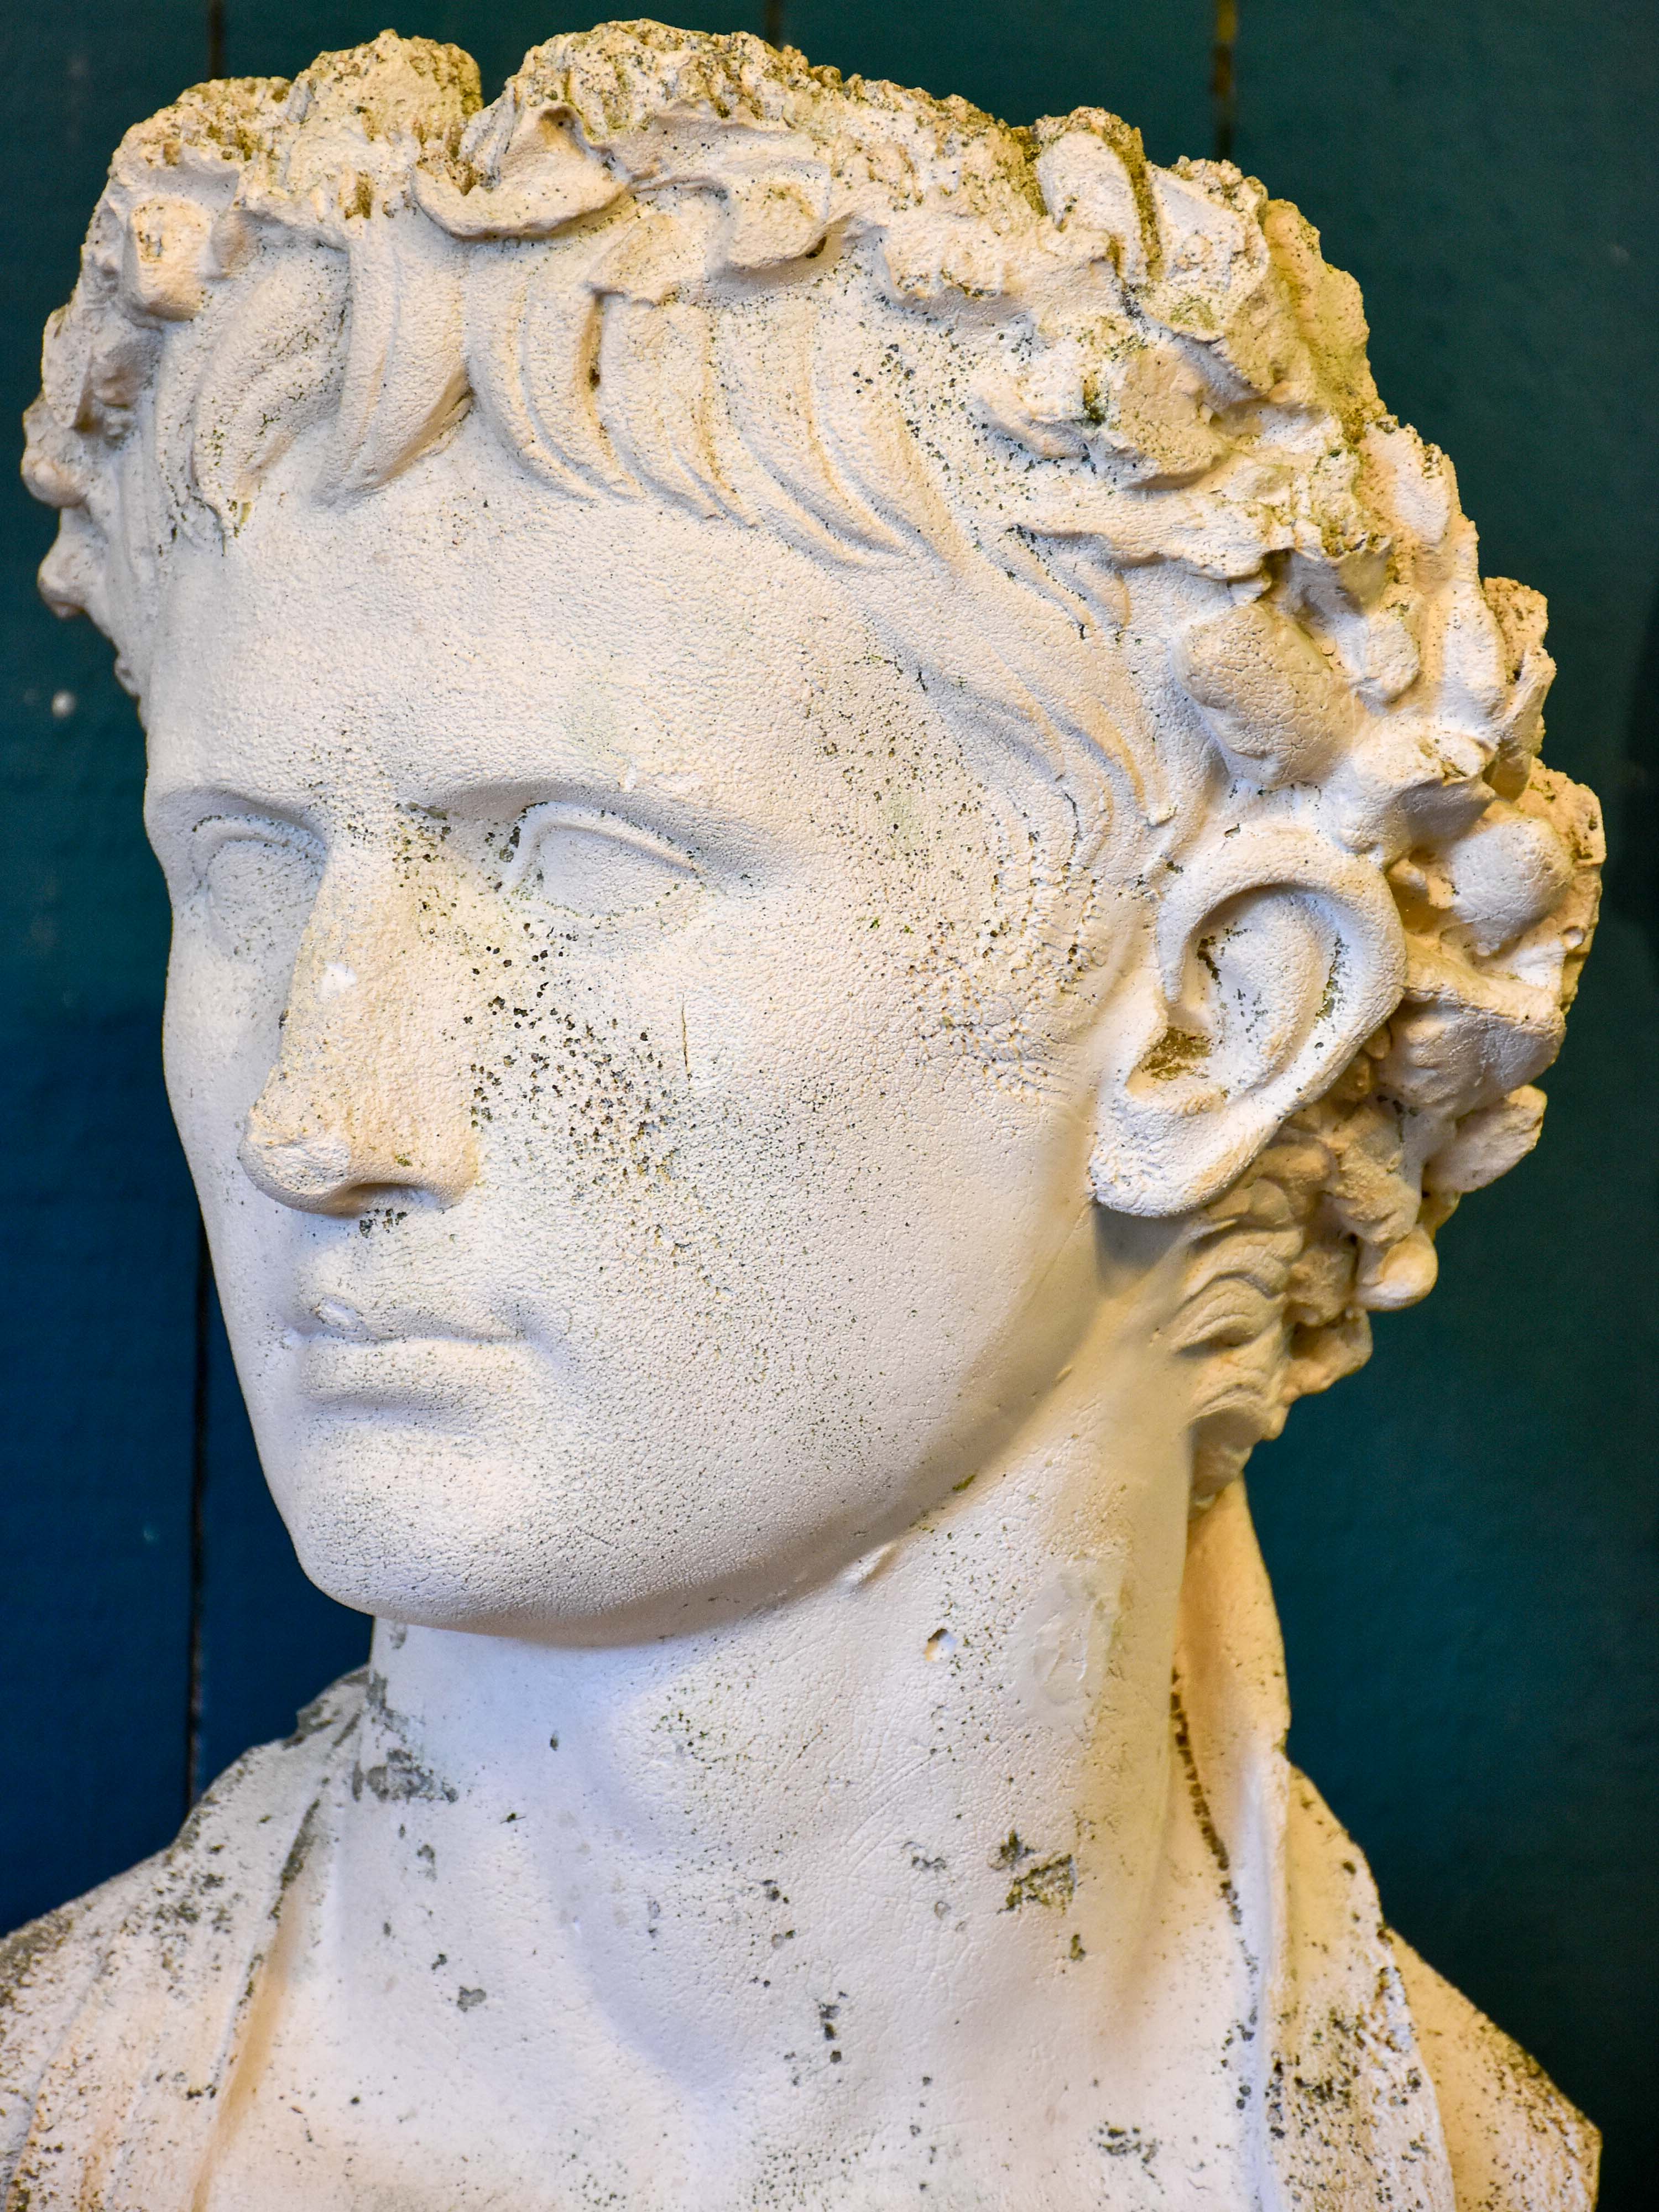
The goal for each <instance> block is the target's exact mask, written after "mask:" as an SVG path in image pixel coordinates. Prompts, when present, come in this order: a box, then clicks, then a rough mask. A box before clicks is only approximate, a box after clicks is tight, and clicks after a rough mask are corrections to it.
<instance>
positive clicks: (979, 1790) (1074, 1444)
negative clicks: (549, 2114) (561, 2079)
mask: <svg viewBox="0 0 1659 2212" xmlns="http://www.w3.org/2000/svg"><path fill="white" fill-rule="evenodd" d="M1122 1320H1123V1316H1122V1315H1121V1312H1120V1313H1118V1314H1116V1315H1115V1316H1113V1315H1107V1316H1103V1321H1102V1325H1101V1328H1100V1329H1099V1330H1098V1332H1097V1334H1096V1336H1095V1337H1094V1338H1092V1339H1091V1340H1086V1341H1085V1343H1084V1344H1083V1345H1082V1346H1079V1352H1078V1356H1077V1358H1076V1359H1075V1361H1074V1362H1073V1365H1072V1368H1071V1370H1070V1371H1069V1372H1068V1373H1067V1374H1066V1375H1065V1376H1062V1377H1061V1378H1060V1381H1059V1382H1058V1383H1056V1385H1055V1386H1054V1389H1053V1391H1052V1392H1051V1393H1050V1395H1049V1396H1048V1399H1047V1400H1046V1401H1045V1402H1044V1403H1042V1405H1041V1406H1040V1407H1039V1408H1038V1409H1037V1411H1036V1413H1035V1415H1034V1417H1033V1418H1032V1419H1031V1420H1030V1422H1029V1423H1028V1425H1026V1427H1025V1428H1024V1431H1022V1432H1021V1434H1020V1435H1019V1436H1018V1438H1017V1439H1016V1441H1015V1443H1014V1444H1013V1446H1012V1448H1011V1449H1008V1450H1006V1452H1005V1453H1004V1455H1003V1456H1002V1458H1001V1459H1000V1462H998V1463H997V1464H995V1465H993V1466H987V1467H985V1468H981V1469H980V1470H979V1471H978V1472H977V1473H976V1474H974V1475H973V1476H972V1478H971V1479H970V1480H965V1481H964V1483H963V1486H961V1487H960V1488H959V1489H958V1490H957V1492H954V1493H952V1494H951V1496H949V1498H947V1500H946V1502H945V1505H944V1506H943V1507H941V1508H939V1509H938V1510H934V1511H933V1512H931V1513H929V1514H927V1515H926V1516H923V1517H922V1519H921V1521H920V1522H918V1523H917V1524H916V1525H915V1528H912V1529H911V1530H910V1531H909V1532H908V1534H906V1535H904V1536H903V1537H902V1538H901V1539H900V1540H899V1541H896V1542H895V1543H892V1544H890V1545H888V1546H886V1547H883V1548H882V1549H880V1550H878V1551H877V1552H875V1553H871V1554H869V1555H867V1556H866V1557H865V1558H863V1559H860V1560H858V1561H856V1562H854V1564H853V1565H851V1566H850V1567H848V1569H847V1570H845V1571H842V1572H841V1573H840V1574H838V1575H836V1576H835V1577H833V1578H831V1579H828V1580H826V1581H824V1582H823V1583H822V1584H821V1585H820V1586H818V1587H817V1588H816V1589H811V1590H809V1591H806V1592H805V1593H803V1594H799V1595H794V1596H793V1597H791V1598H789V1599H788V1600H787V1601H782V1602H780V1603H779V1604H777V1605H775V1607H771V1608H769V1609H768V1610H765V1611H763V1612H760V1613H754V1614H751V1615H750V1616H748V1617H746V1618H744V1619H741V1620H736V1621H734V1622H730V1623H728V1624H726V1625H725V1626H720V1627H719V1628H716V1629H712V1630H710V1631H708V1632H705V1633H702V1634H696V1635H682V1636H679V1637H676V1638H671V1639H666V1640H664V1641H660V1642H658V1643H655V1644H643V1645H635V1646H630V1647H627V1648H622V1649H615V1648H612V1649H601V1650H594V1649H570V1648H568V1647H551V1646H549V1645H546V1644H531V1643H528V1642H520V1641H514V1640H512V1639H508V1638H501V1637H495V1636H482V1635H468V1634H460V1633H457V1632H450V1631H445V1630H440V1629H433V1628H420V1627H410V1628H407V1629H404V1628H399V1627H394V1626H390V1625H388V1624H386V1623H381V1624H380V1626H379V1627H378V1628H377V1632H376V1636H375V1643H374V1667H373V1670H372V1680H371V1695H370V1700H369V1708H368V1714H367V1716H366V1719H365V1723H364V1736H363V1744H362V1751H361V1754H360V1757H359V1762H358V1763H359V1784H358V1787H357V1790H356V1798H355V1802H353V1804H352V1805H351V1806H350V1808H349V1810H348V1815H347V1818H346V1820H345V1824H344V1826H345V1833H344V1835H343V1839H342V1845H343V1852H344V1864H343V1872H344V1873H345V1875H346V1876H347V1879H348V1881H349V1884H350V1885H351V1887H353V1888H355V1889H356V1890H357V1891H359V1892H360V1893H361V1894H360V1900H359V1908H358V1911H357V1915H356V1917H357V1918H358V1921H359V1923H360V1924H362V1925H365V1926H367V1925H369V1924H370V1923H373V1924H374V1925H379V1924H380V1922H381V1920H382V1918H384V1920H385V1922H386V1926H387V1928H388V1929H391V1927H392V1923H393V1921H394V1919H395V1918H397V1917H398V1911H402V1913H403V1914H404V1916H407V1915H408V1914H409V1913H410V1912H418V1913H419V1914H421V1915H423V1916H424V1917H423V1918H422V1922H421V1925H420V1931H419V1933H418V1935H416V1936H411V1937H410V1948H411V1950H414V1949H416V1948H422V1949H424V1950H429V1951H431V1952H432V1953H433V1954H434V1955H435V1956H437V1957H439V1958H441V1960H442V1962H443V1963H442V1966H441V1968H434V1969H432V1970H431V1971H435V1972H441V1973H442V1974H444V1975H447V1976H448V1977H451V1978H454V1979H455V1981H456V1982H457V1984H458V1985H459V1988H460V1989H461V1990H463V1991H474V1992H480V1993H482V1994H481V1995H479V1996H477V1997H476V1998H475V1999H474V2000H473V2001H474V2002H476V2003H477V2004H478V2005H480V2006H483V2005H486V2004H487V2005H488V2008H489V2013H490V2014H491V2015H495V2016H496V2017H497V2018H498V2019H499V2020H500V2021H501V2022H502V2023H503V2024H505V2023H506V2022H507V2021H509V2020H511V2019H512V2018H513V2016H514V2015H517V2017H518V2018H519V2019H520V2021H524V2020H526V2019H546V2018H562V2019H565V2020H568V2019H569V2018H570V2017H571V2015H572V2011H573V2008H575V2009H576V2010H577V2011H579V2012H580V2015H581V2018H582V2023H583V2025H582V2039H583V2040H582V2048H583V2050H585V2051H588V2052H589V2053H590V2054H591V2053H592V2051H594V2050H595V2049H597V2048H599V2047H601V2046H602V2047H603V2048H604V2050H605V2052H606V2053H607V2056H606V2057H605V2067H607V2068H609V2069H611V2073H612V2075H613V2078H614V2075H615V2074H616V2071H617V2069H620V2070H621V2072H622V2073H623V2075H627V2074H629V2069H633V2071H634V2073H635V2075H638V2074H640V2073H641V2072H643V2074H645V2075H649V2076H651V2077H652V2078H653V2079H654V2081H656V2083H657V2084H658V2085H659V2087H666V2088H671V2091H672V2093H673V2094H674V2095H675V2096H676V2097H677V2098H678V2099H680V2100H686V2099H688V2098H689V2099H690V2100H693V2101H694V2102H695V2101H696V2099H697V2098H698V2097H699V2096H700V2095H707V2096H709V2097H714V2096H716V2095H721V2096H729V2095H732V2094H736V2095H738V2096H739V2097H741V2096H744V2095H747V2094H752V2096H753V2097H754V2098H755V2099H756V2100H758V2102H757V2112H758V2111H759V2109H760V2108H761V2107H762V2106H764V2105H765V2104H766V2102H767V2100H768V2099H769V2097H770V2096H771V2095H773V2094H774V2093H775V2094H776V2095H777V2096H779V2097H781V2098H783V2099H785V2100H786V2101H787V2098H788V2097H790V2096H793V2097H795V2098H796V2100H797V2101H799V2092H800V2090H801V2088H802V2087H803V2086H805V2087H807V2088H809V2089H810V2088H811V2087H819V2088H822V2089H825V2090H828V2089H829V2088H831V2087H833V2088H834V2090H835V2091H836V2097H837V2100H838V2109H839V2110H841V2111H842V2112H843V2113H846V2112H851V2111H853V2110H854V2109H855V2107H856V2105H857V2101H858V2100H859V2098H860V2096H863V2097H865V2098H866V2099H867V2100H870V2101H872V2103H877V2104H879V2103H883V2102H887V2103H890V2102H891V2101H892V2100H894V2099H895V2098H896V2097H900V2096H901V2095H902V2096H924V2097H925V2092H924V2084H926V2085H927V2093H933V2094H934V2095H935V2096H936V2097H950V2096H952V2095H954V2096H955V2097H957V2098H958V2099H961V2100H966V2101H967V2103H968V2104H969V2105H971V2103H972V2100H974V2099H975V2097H976V2096H983V2095H984V2094H986V2093H990V2091H991V2087H992V2085H993V2084H995V2085H997V2088H996V2093H998V2094H999V2095H1002V2094H1006V2093H1007V2092H1008V2088H1009V2085H1010V2084H1011V2083H1012V2082H1013V2081H1016V2080H1017V2079H1018V2077H1019V2075H1020V2074H1021V2071H1022V2069H1025V2068H1027V2067H1028V2066H1030V2065H1034V2064H1036V2063H1037V2061H1036V2057H1033V2054H1041V2053H1052V2051H1053V2050H1054V2042H1055V2035H1056V2032H1057V2028H1058V2027H1060V2026H1061V2025H1062V2024H1063V2023H1064V2022H1066V2021H1068V2020H1074V2021H1077V2022H1082V2021H1088V2022H1090V2023H1093V2026H1092V2027H1091V2029H1090V2031H1089V2033H1088V2034H1087V2035H1086V2036H1084V2035H1082V2034H1081V2031H1079V2037H1080V2039H1079V2040H1077V2041H1076V2048H1077V2049H1078V2050H1079V2051H1084V2050H1085V2045H1087V2044H1088V2043H1089V2042H1090V2041H1091V2039H1097V2038H1098V2035H1099V2034H1100V2033H1101V2032H1102V2027H1103V2024H1109V2023H1111V2022H1112V2021H1114V2020H1116V2021H1119V2022H1120V2023H1121V2021H1122V2020H1123V2019H1124V2018H1125V2017H1126V2016H1128V2015H1126V2012H1125V2007H1126V2005H1128V2004H1129V2003H1130V2002H1131V2000H1132V1998H1133V1986H1132V1985H1133V1984H1135V1982H1136V1978H1137V1977H1138V1976H1139V1974H1141V1973H1142V1972H1143V1970H1144V1969H1145V1967H1146V1945H1147V1942H1148V1933H1149V1930H1151V1929H1153V1928H1154V1927H1157V1928H1158V1929H1160V1930H1163V1931H1165V1932H1167V1930H1168V1928H1169V1926H1170V1903H1169V1899H1168V1897H1167V1896H1166V1895H1165V1894H1164V1891H1165V1890H1167V1887H1168V1885H1169V1883H1170V1879H1171V1876H1170V1849H1169V1833H1168V1832H1169V1829H1170V1823H1171V1821H1172V1820H1176V1821H1178V1820H1179V1819H1180V1817H1181V1808H1182V1803H1183V1802H1184V1801H1183V1793H1182V1790H1181V1789H1180V1787H1179V1786H1178V1780H1177V1781H1176V1782H1175V1783H1173V1784H1172V1778H1171V1775H1170V1726H1169V1698H1170V1662H1171V1654H1172V1650H1173V1644H1174V1638H1175V1624H1176V1603H1177V1599H1178V1595H1179V1590H1180V1584H1181V1578H1182V1564H1183V1559H1184V1554H1185V1545H1186V1532H1187V1446H1186V1421H1185V1409H1186V1386H1185V1384H1184V1382H1183V1380H1182V1375H1181V1371H1180V1368H1179V1363H1178V1362H1176V1361H1170V1360H1167V1359H1165V1360H1164V1361H1163V1363H1162V1364H1159V1362H1158V1357H1157V1356H1156V1355H1155V1354H1152V1353H1149V1352H1148V1349H1147V1346H1148V1343H1149V1341H1150V1340H1152V1335H1153V1331H1152V1328H1151V1326H1150V1325H1149V1324H1148V1321H1147V1318H1146V1316H1145V1315H1142V1316H1140V1318H1139V1326H1136V1327H1133V1328H1127V1329H1126V1328H1123V1327H1122V1325H1121V1324H1122ZM1126 1346H1129V1347H1131V1348H1130V1349H1127V1350H1126V1349H1125V1347H1126ZM1154 1367H1155V1368H1156V1369H1157V1371H1152V1368H1154ZM1172 1808H1173V1809H1172ZM405 1860H406V1861H407V1862H408V1866H407V1869H404V1871H403V1872H400V1871H399V1869H403V1868H404V1861H405ZM405 1875H407V1879H405ZM399 1883H402V1885H403V1888H402V1891H401V1892H399V1891H398V1884H399ZM399 1895H401V1898H402V1903H401V1905H399V1904H398V1896H399ZM404 1925H407V1920H406V1917H405V1920H404ZM422 1963H423V1966H424V1961H423V1962H422ZM484 2024H485V2015H484V2014H483V2012H482V2011H481V2012H480V2014H479V2019H478V2025H480V2026H483V2025H484ZM581 2063H587V2062H586V2060H584V2061H583V2062H581ZM1042 2063H1044V2065H1048V2069H1049V2070H1048V2073H1047V2074H1046V2075H1045V2076H1044V2078H1045V2079H1046V2080H1047V2081H1048V2084H1049V2087H1050V2089H1052V2088H1053V2087H1054V2077H1053V2070H1052V2066H1051V2065H1049V2062H1048V2060H1047V2059H1045V2060H1044V2061H1043V2062H1042ZM1079 2063H1081V2064H1087V2063H1093V2064H1094V2067H1095V2071H1096V2073H1097V2074H1098V2072H1099V2070H1100V2065H1099V2062H1098V2060H1095V2061H1089V2060H1088V2059H1087V2058H1086V2056H1085V2057H1083V2058H1080V2059H1079ZM1082 2086H1083V2087H1086V2083H1085V2084H1084V2085H1082ZM1096 2086H1097V2087H1098V2086H1099V2084H1098V2082H1097V2084H1096ZM630 2093H639V2083H638V2081H634V2083H633V2087H632V2090H631V2091H630ZM887 2117H888V2119H889V2120H890V2119H891V2115H888V2116H887ZM935 2117H937V2107H935Z"/></svg>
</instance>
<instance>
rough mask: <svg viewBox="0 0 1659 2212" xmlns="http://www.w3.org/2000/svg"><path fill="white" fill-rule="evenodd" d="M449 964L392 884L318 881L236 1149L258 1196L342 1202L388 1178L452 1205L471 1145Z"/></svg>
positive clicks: (371, 1200) (361, 1202) (467, 1176)
mask: <svg viewBox="0 0 1659 2212" xmlns="http://www.w3.org/2000/svg"><path fill="white" fill-rule="evenodd" d="M449 968H450V963H448V962H447V961H446V960H445V959H443V957H441V953H440V952H439V951H437V949H436V948H435V947H433V946H432V945H428V944H423V943H422V940H421V936H420V931H419V927H418V920H417V916H416V914H415V912H414V911H413V910H412V902H408V901H406V900H405V899H404V897H403V896H400V895H399V893H398V890H397V888H396V886H391V887H387V886H384V885H381V886H374V887H370V886H360V887H357V888H356V890H352V891H347V892H344V893H339V892H336V893H334V894H333V895H332V896H331V891H330V890H329V889H326V888H325V892H324V894H323V896H322V897H321V898H320V899H319V902H318V906H317V908H316V910H315V911H314V912H313V916H312V921H311V925H310V927H309V928H308V929H307V933H306V936H305V939H304V940H303V942H302V943H301V947H300V953H299V957H298V958H297V959H296V961H295V967H294V979H293V982H292V984H291V985H290V987H289V1002H288V1009H287V1012H286V1013H285V1015H284V1017H283V1044H282V1050H281V1052H280V1053H279V1054H278V1056H277V1060H276V1065H275V1066H274V1067H273V1068H272V1069H271V1071H270V1075H269V1077H268V1078H267V1079H266V1082H265V1085H264V1090H263V1091H261V1092H260V1094H259V1096H258V1098H257V1099H256V1100H255V1101H254V1103H253V1105H252V1108H251V1109H250V1110H249V1113H248V1116H247V1121H246V1125H245V1127H244V1130H243V1134H242V1141H241V1145H240V1150H239V1154H238V1157H239V1158H240V1161H241V1164H242V1166H243V1169H244V1170H245V1171H246V1174H247V1176H248V1178H249V1180H250V1181H251V1182H252V1183H254V1184H255V1185H256V1187H257V1188H258V1189H260V1190H262V1191H263V1192H264V1194H265V1195H266V1196H267V1197H268V1198H274V1199H276V1200H280V1202H281V1203H282V1204H283V1205H284V1206H295V1207H297V1208H299V1209H300V1211H301V1212H306V1213H334V1214H349V1213H357V1212H362V1211H363V1210H364V1209H365V1208H366V1207H368V1206H373V1205H374V1204H376V1203H377V1202H379V1201H380V1200H382V1199H383V1198H384V1197H385V1196H386V1194H387V1193H388V1192H391V1191H398V1190H408V1191H411V1192H418V1193H421V1194H424V1195H425V1196H426V1197H427V1198H428V1199H430V1200H433V1201H434V1202H435V1203H436V1204H437V1205H439V1206H453V1204H454V1203H455V1201H456V1200H457V1199H458V1198H459V1197H461V1196H462V1195H463V1194H464V1193H465V1191H466V1190H468V1189H469V1188H471V1184H472V1182H473V1181H474V1179H475V1177H476V1176H477V1140H476V1138H475V1136H474V1133H473V1129H472V1122H471V1114H470V1112H469V1111H468V1109H467V1103H466V1097H465V1085H464V1082H463V1079H462V1074H463V1071H462V1066H461V1062H460V1058H459V1047H457V1046H455V1045H454V1042H453V1039H454V1036H455V1035H456V1034H457V1033H458V1030H457V1024H459V1012H458V1010H457V1008H456V1006H455V996H456V993H455V979H454V978H453V976H452V975H451V974H450V973H449Z"/></svg>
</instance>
